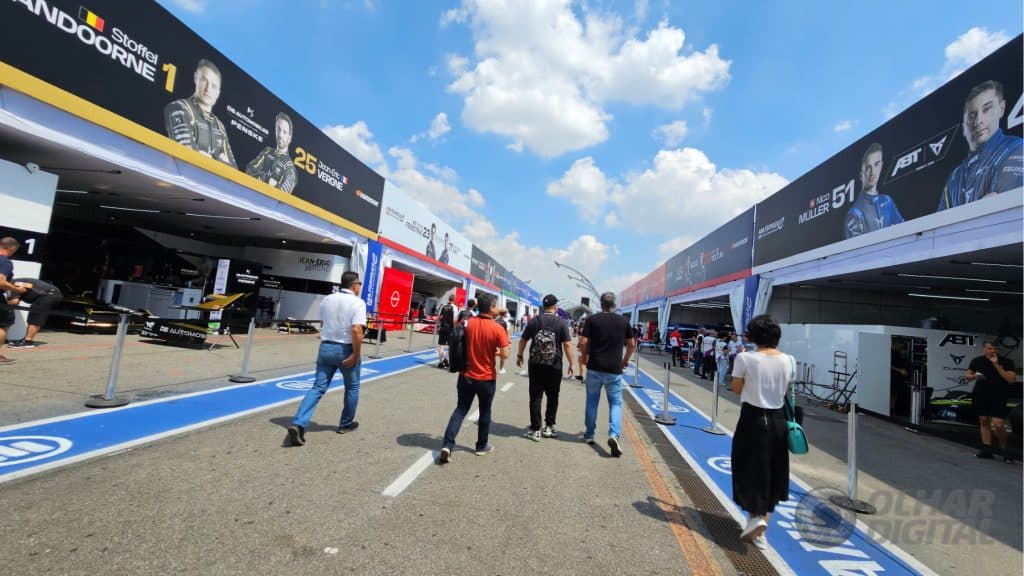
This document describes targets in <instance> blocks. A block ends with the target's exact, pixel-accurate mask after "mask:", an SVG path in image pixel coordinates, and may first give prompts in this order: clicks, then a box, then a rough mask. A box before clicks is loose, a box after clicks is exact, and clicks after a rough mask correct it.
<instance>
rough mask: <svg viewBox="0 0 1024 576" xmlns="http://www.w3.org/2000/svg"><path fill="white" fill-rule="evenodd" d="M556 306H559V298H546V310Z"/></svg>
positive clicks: (552, 295) (548, 296)
mask: <svg viewBox="0 0 1024 576" xmlns="http://www.w3.org/2000/svg"><path fill="white" fill-rule="evenodd" d="M555 304H558V298H555V295H554V294H548V295H547V296H545V297H544V307H545V308H550V307H551V306H554V305H555Z"/></svg>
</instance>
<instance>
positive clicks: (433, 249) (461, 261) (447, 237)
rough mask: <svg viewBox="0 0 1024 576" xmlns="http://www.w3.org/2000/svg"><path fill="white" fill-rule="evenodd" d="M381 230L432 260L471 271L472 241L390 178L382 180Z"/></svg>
mask: <svg viewBox="0 0 1024 576" xmlns="http://www.w3.org/2000/svg"><path fill="white" fill-rule="evenodd" d="M380 234H381V235H382V236H384V237H385V238H387V239H388V240H392V241H394V242H397V243H399V244H401V245H402V246H405V247H407V248H411V249H412V250H413V251H415V252H417V253H419V254H422V255H423V256H425V257H426V258H429V259H431V260H434V261H435V262H440V263H441V264H447V265H448V266H451V267H452V268H455V269H456V270H460V271H462V272H464V273H469V272H470V262H471V259H472V256H473V243H472V242H470V241H469V240H467V239H466V237H465V236H463V235H462V234H459V233H458V232H456V231H455V229H454V228H452V227H451V226H449V225H448V224H447V223H446V222H444V221H443V220H441V219H440V218H438V217H437V216H435V215H434V214H433V213H432V212H431V211H430V210H427V209H426V208H424V207H423V205H422V204H420V203H419V202H417V201H416V200H413V198H412V197H411V196H409V195H408V194H406V193H405V192H402V190H400V189H399V188H398V187H397V186H394V185H393V184H391V183H390V182H387V183H385V184H384V202H383V210H382V211H381V216H380Z"/></svg>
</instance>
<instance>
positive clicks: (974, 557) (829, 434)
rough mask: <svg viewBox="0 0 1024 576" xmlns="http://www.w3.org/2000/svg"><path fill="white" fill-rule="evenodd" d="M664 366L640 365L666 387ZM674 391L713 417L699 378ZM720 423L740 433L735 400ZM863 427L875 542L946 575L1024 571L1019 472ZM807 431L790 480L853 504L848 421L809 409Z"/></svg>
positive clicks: (888, 427)
mask: <svg viewBox="0 0 1024 576" xmlns="http://www.w3.org/2000/svg"><path fill="white" fill-rule="evenodd" d="M665 362H671V360H670V358H669V356H668V355H667V354H664V355H660V354H651V353H645V354H643V355H642V356H641V368H643V369H644V370H646V371H648V372H649V373H650V374H652V375H654V376H656V377H657V378H658V379H659V380H661V381H664V374H665V369H664V368H663V365H664V363H665ZM672 390H673V391H674V392H675V393H677V394H679V395H681V396H682V397H684V398H685V399H686V400H688V401H689V402H691V403H693V404H694V405H695V406H696V407H698V408H699V409H701V410H702V411H704V412H705V413H707V414H709V415H710V414H711V404H712V397H713V396H712V393H711V382H710V381H709V380H701V379H700V378H698V377H696V376H695V375H694V374H693V371H692V370H691V369H690V368H673V369H672ZM802 403H803V402H802V400H798V404H802ZM718 414H719V422H720V423H721V424H722V425H723V426H724V427H725V428H727V429H729V430H732V429H733V428H734V427H735V423H736V421H737V419H738V417H739V404H738V397H737V396H736V395H735V394H733V393H732V391H731V390H720V392H719V411H718ZM857 426H858V428H857V445H858V446H857V464H858V466H857V469H858V475H857V478H858V481H857V498H858V499H860V500H864V501H866V502H868V503H870V504H872V505H874V506H875V507H876V508H877V513H876V514H873V515H864V514H861V515H858V516H857V517H858V519H859V520H861V521H863V522H864V523H865V524H866V525H867V526H868V527H869V528H871V529H872V530H874V531H875V532H876V534H875V535H876V536H879V537H882V538H885V539H886V540H888V541H890V542H892V543H893V544H895V545H896V546H898V547H900V548H901V549H903V550H904V551H906V552H908V553H909V554H911V555H912V556H914V557H915V558H917V559H918V560H920V561H921V562H923V563H924V564H925V565H926V566H928V567H929V568H931V569H932V570H934V571H935V572H936V573H938V574H967V573H977V574H1002V573H1021V572H1022V571H1024V553H1022V551H1024V530H1022V522H1021V518H1022V509H1024V475H1022V467H1021V464H1020V462H1017V463H1014V464H1005V463H1003V462H1002V461H1001V460H995V461H991V460H979V459H977V458H975V457H974V452H975V451H976V448H974V447H971V446H967V445H964V444H961V443H957V442H951V441H949V440H946V439H943V438H937V437H932V436H927V435H921V434H916V433H913V432H910V431H908V430H907V429H905V428H904V427H903V426H902V425H899V424H897V423H893V422H890V421H887V420H884V419H880V418H876V417H873V416H870V415H863V414H862V415H859V416H858V418H857ZM803 427H804V430H805V432H806V434H807V437H808V440H809V442H810V444H811V450H810V452H809V453H808V454H807V455H803V456H793V455H791V456H790V467H791V468H790V471H791V473H792V474H794V475H796V476H798V477H800V478H801V479H803V480H804V481H805V482H807V483H808V484H810V486H811V487H812V488H818V489H822V490H825V491H830V492H834V493H844V494H845V493H846V492H847V488H848V467H847V416H846V415H845V414H839V413H837V412H834V411H830V410H828V409H826V408H823V407H818V406H805V416H804V423H803Z"/></svg>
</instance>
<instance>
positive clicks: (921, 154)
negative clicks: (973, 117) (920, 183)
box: [889, 126, 957, 180]
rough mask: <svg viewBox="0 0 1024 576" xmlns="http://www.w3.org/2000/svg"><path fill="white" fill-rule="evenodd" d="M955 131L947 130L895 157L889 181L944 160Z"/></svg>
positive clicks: (953, 128) (954, 127)
mask: <svg viewBox="0 0 1024 576" xmlns="http://www.w3.org/2000/svg"><path fill="white" fill-rule="evenodd" d="M956 129H957V126H953V127H951V128H947V129H946V130H943V131H942V132H940V133H938V134H936V135H935V136H933V137H931V138H929V139H928V140H925V141H924V142H921V143H920V144H918V145H916V146H914V147H913V148H910V149H909V150H905V151H904V152H903V153H902V154H900V155H899V156H898V157H897V159H896V163H895V164H893V167H892V172H891V173H890V174H889V180H895V179H896V178H899V177H901V176H905V175H907V174H910V173H913V172H917V171H918V170H924V169H925V168H928V167H929V166H931V165H932V164H935V163H936V162H938V161H940V160H942V159H943V158H945V156H946V153H947V152H949V148H950V144H951V143H952V142H953V134H954V132H955V131H956Z"/></svg>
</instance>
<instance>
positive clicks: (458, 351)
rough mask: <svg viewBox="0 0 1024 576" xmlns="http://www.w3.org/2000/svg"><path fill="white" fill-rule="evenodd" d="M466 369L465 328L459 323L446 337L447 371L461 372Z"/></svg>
mask: <svg viewBox="0 0 1024 576" xmlns="http://www.w3.org/2000/svg"><path fill="white" fill-rule="evenodd" d="M465 369H466V327H465V326H463V325H462V323H461V322H460V323H459V324H456V325H455V327H454V328H452V333H451V335H449V336H448V371H449V372H462V371H463V370H465Z"/></svg>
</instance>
